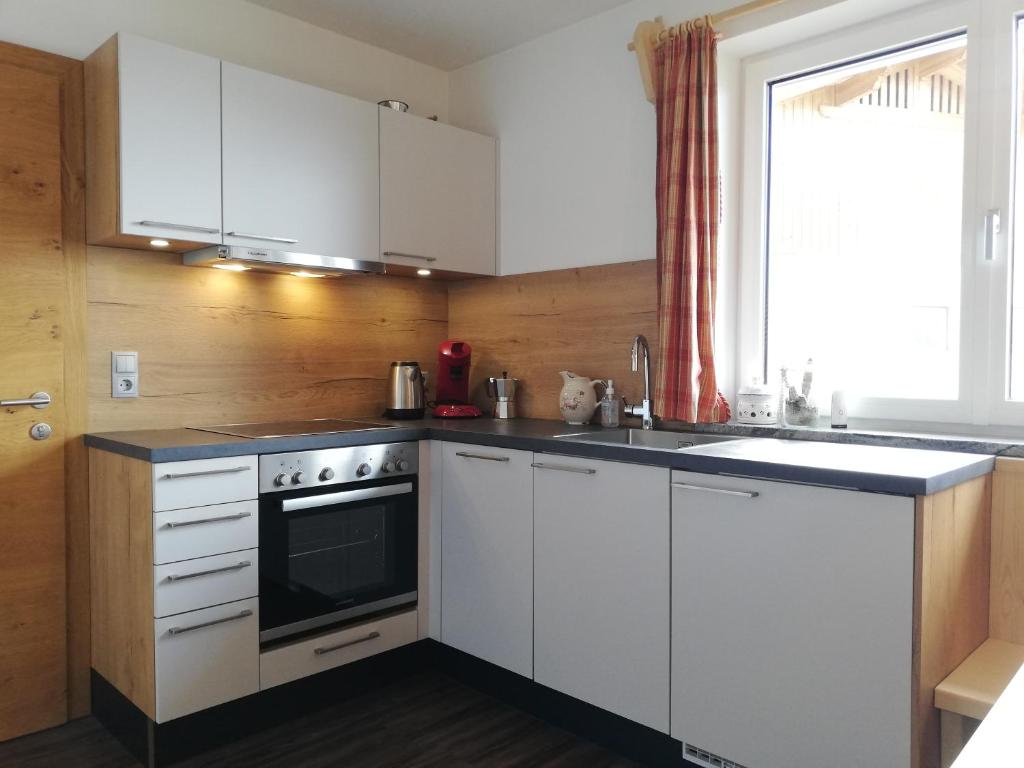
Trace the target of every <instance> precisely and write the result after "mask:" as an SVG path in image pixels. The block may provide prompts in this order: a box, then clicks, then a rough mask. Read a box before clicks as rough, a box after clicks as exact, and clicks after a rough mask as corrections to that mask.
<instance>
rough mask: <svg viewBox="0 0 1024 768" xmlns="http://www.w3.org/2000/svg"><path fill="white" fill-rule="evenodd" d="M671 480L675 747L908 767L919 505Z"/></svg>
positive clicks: (776, 760) (777, 766) (795, 763)
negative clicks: (685, 745) (683, 744)
mask: <svg viewBox="0 0 1024 768" xmlns="http://www.w3.org/2000/svg"><path fill="white" fill-rule="evenodd" d="M672 480H673V487H672V736H673V738H676V739H679V740H680V741H684V742H687V743H689V744H692V745H693V746H694V747H696V748H699V749H703V750H708V751H709V752H713V753H715V754H717V755H719V756H721V757H722V758H724V759H726V760H734V761H736V762H737V763H743V764H744V765H755V766H763V767H764V768H817V767H818V766H824V765H844V766H865V768H866V767H867V766H882V765H886V766H903V765H910V764H911V745H910V715H911V652H912V621H913V588H914V499H913V498H910V497H903V496H886V495H883V494H880V493H858V492H856V491H845V490H836V489H830V488H816V487H813V486H807V485H792V484H789V483H778V482H769V481H766V480H748V479H744V478H732V477H725V476H722V475H705V474H696V473H692V472H673V473H672Z"/></svg>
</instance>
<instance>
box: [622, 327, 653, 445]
mask: <svg viewBox="0 0 1024 768" xmlns="http://www.w3.org/2000/svg"><path fill="white" fill-rule="evenodd" d="M641 352H643V354H644V401H643V402H642V403H640V404H639V405H629V404H628V403H627V405H626V415H627V416H639V417H640V420H641V425H642V426H643V428H644V429H654V413H653V412H652V409H651V347H650V345H649V344H648V343H647V339H646V338H644V337H643V336H637V337H636V338H634V339H633V351H632V353H631V354H632V364H633V373H636V372H637V371H639V370H640V353H641Z"/></svg>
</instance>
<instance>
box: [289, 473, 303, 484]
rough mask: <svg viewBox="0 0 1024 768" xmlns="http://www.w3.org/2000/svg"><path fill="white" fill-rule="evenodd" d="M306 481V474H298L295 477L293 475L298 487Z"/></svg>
mask: <svg viewBox="0 0 1024 768" xmlns="http://www.w3.org/2000/svg"><path fill="white" fill-rule="evenodd" d="M305 479H306V473H305V472H296V473H295V474H294V475H292V482H293V483H295V484H296V485H299V484H301V483H302V482H303V481H304V480H305Z"/></svg>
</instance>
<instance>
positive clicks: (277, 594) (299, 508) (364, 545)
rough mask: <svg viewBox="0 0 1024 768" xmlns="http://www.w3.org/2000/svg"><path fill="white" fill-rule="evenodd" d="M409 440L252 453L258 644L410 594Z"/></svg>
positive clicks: (413, 450) (413, 533)
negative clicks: (256, 480) (256, 494)
mask: <svg viewBox="0 0 1024 768" xmlns="http://www.w3.org/2000/svg"><path fill="white" fill-rule="evenodd" d="M417 469H418V467H417V444H416V443H390V444H387V445H367V446H354V447H346V448H330V449H325V450H319V451H308V452H302V453H298V452H296V453H279V454H269V455H265V456H261V457H260V511H259V529H260V558H259V567H260V597H259V600H260V643H261V645H264V644H268V643H276V642H279V641H281V640H282V639H283V638H291V637H294V636H297V635H302V634H306V633H309V632H313V631H316V630H322V629H324V628H327V627H333V626H336V625H341V624H344V623H346V622H349V621H352V620H353V619H357V618H365V617H369V616H371V615H373V614H377V613H380V612H383V611H389V610H392V609H395V608H398V607H400V606H407V605H414V604H415V603H416V598H417V592H416V588H417V573H418V569H417V564H418V558H417V546H418V535H417V531H418V524H417V518H418V504H417V481H416V472H417Z"/></svg>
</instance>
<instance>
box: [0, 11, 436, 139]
mask: <svg viewBox="0 0 1024 768" xmlns="http://www.w3.org/2000/svg"><path fill="white" fill-rule="evenodd" d="M115 32H133V33H135V34H139V35H143V36H145V37H151V38H153V39H156V40H161V41H163V42H166V43H170V44H172V45H177V46H179V47H181V48H186V49H189V50H194V51H197V52H199V53H206V54H209V55H212V56H216V57H218V58H221V59H225V60H227V61H233V62H235V63H237V64H242V65H245V66H248V67H253V68H254V69H260V70H263V71H266V72H272V73H274V74H277V75H281V76H283V77H288V78H291V79H293V80H300V81H302V82H306V83H312V84H313V85H318V86H320V87H322V88H327V89H330V90H333V91H338V92H340V93H346V94H349V95H350V96H355V97H357V98H360V99H365V100H367V101H374V102H376V101H379V100H381V99H384V98H391V99H402V100H403V101H407V102H409V104H410V107H411V111H413V112H415V113H417V114H420V115H428V116H429V115H434V114H437V115H440V117H441V118H442V119H444V118H445V117H446V115H447V113H448V75H447V74H446V73H445V72H442V71H441V70H439V69H435V68H434V67H430V66H427V65H425V64H420V63H418V62H415V61H412V60H411V59H406V58H404V57H402V56H398V55H396V54H393V53H390V52H389V51H385V50H383V49H381V48H375V47H374V46H371V45H367V44H365V43H361V42H359V41H357V40H353V39H351V38H348V37H344V36H342V35H338V34H336V33H334V32H329V31H327V30H324V29H320V28H319V27H314V26H312V25H311V24H307V23H306V22H303V21H299V20H297V19H293V18H291V17H289V16H284V15H282V14H279V13H275V12H273V11H269V10H267V9H266V8H262V7H260V6H257V5H254V4H252V3H247V2H244V0H0V40H3V41H6V42H11V43H18V44H20V45H25V46H28V47H30V48H39V49H41V50H44V51H50V52H51V53H59V54H62V55H65V56H71V57H74V58H76V59H81V58H84V57H85V56H88V55H89V54H90V53H91V52H92V51H94V50H95V49H96V48H98V47H99V46H100V45H101V44H102V43H103V42H104V41H105V40H106V39H107V38H109V37H110V36H111V35H113V34H114V33H115Z"/></svg>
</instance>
